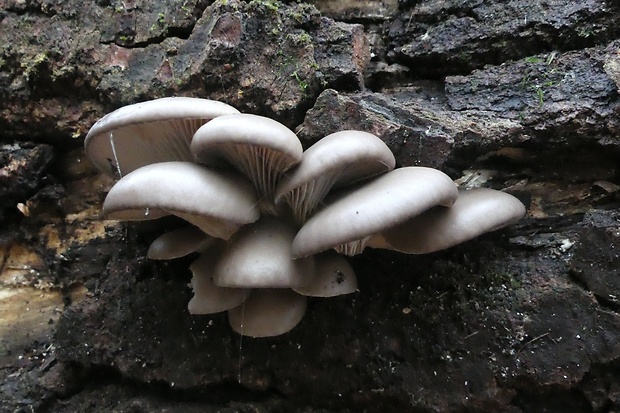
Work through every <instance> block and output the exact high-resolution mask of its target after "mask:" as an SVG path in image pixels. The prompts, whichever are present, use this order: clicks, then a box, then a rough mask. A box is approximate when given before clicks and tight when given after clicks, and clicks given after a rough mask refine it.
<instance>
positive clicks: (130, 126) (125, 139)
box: [84, 97, 239, 177]
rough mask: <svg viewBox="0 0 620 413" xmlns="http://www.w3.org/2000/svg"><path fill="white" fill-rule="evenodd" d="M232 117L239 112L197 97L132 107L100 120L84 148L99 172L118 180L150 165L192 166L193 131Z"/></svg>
mask: <svg viewBox="0 0 620 413" xmlns="http://www.w3.org/2000/svg"><path fill="white" fill-rule="evenodd" d="M231 113H239V111H238V110H237V109H235V108H233V107H232V106H229V105H227V104H225V103H222V102H217V101H214V100H208V99H199V98H189V97H169V98H162V99H155V100H150V101H147V102H141V103H135V104H133V105H128V106H124V107H122V108H120V109H117V110H115V111H114V112H111V113H108V114H107V115H106V116H104V117H103V118H101V119H99V121H97V122H96V123H95V124H94V125H93V127H92V128H91V129H90V131H89V132H88V134H87V135H86V139H85V140H84V148H85V151H86V155H88V157H89V158H90V160H91V161H92V162H93V164H94V165H95V166H96V167H97V168H98V169H99V170H101V171H103V172H105V173H107V174H110V175H114V174H118V175H119V177H123V176H124V175H125V174H128V173H129V172H131V171H133V170H135V169H138V168H139V167H141V166H144V165H148V164H151V163H155V162H163V161H191V160H192V159H193V157H192V154H191V152H190V150H189V145H190V142H191V139H192V136H193V135H194V132H196V130H198V128H199V127H200V126H202V125H204V124H205V123H207V122H209V121H210V120H211V119H213V118H215V117H218V116H222V115H228V114H231Z"/></svg>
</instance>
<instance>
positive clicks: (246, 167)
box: [191, 114, 303, 214]
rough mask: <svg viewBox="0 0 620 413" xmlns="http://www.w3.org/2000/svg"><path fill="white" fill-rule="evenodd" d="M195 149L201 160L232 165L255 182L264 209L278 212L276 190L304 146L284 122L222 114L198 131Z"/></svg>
mask: <svg viewBox="0 0 620 413" xmlns="http://www.w3.org/2000/svg"><path fill="white" fill-rule="evenodd" d="M191 151H192V153H193V154H194V155H195V158H196V160H197V161H198V162H199V163H202V164H205V165H214V166H218V165H220V164H221V163H222V160H224V161H226V162H228V163H230V164H232V165H233V166H234V167H235V168H237V169H238V170H239V171H241V172H242V173H243V174H244V175H246V176H247V177H248V178H249V179H250V180H251V181H252V182H253V183H254V185H255V187H256V189H257V190H258V193H259V197H260V198H261V203H262V204H261V208H262V209H263V210H265V211H266V212H269V213H272V214H276V213H277V210H276V209H275V206H274V202H273V199H274V192H275V188H276V185H277V183H278V181H279V180H280V178H281V176H282V174H283V173H284V172H286V171H287V170H289V169H290V168H291V167H292V166H294V165H296V164H298V163H299V162H300V161H301V158H302V154H303V148H302V146H301V142H300V141H299V138H297V135H295V133H294V132H293V131H291V130H290V129H289V128H287V127H286V126H284V125H282V124H281V123H279V122H277V121H275V120H273V119H269V118H266V117H263V116H257V115H251V114H236V115H228V116H221V117H219V118H217V119H214V120H213V121H211V122H209V123H208V124H206V125H204V126H202V127H201V128H200V129H198V130H197V131H196V133H195V134H194V138H193V139H192V143H191Z"/></svg>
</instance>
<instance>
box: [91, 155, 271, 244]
mask: <svg viewBox="0 0 620 413" xmlns="http://www.w3.org/2000/svg"><path fill="white" fill-rule="evenodd" d="M256 205H257V199H256V193H255V191H254V188H252V185H251V184H250V183H249V182H248V181H247V180H246V179H245V178H243V177H242V176H240V175H235V174H223V173H219V172H214V171H210V170H208V169H206V168H204V167H202V166H200V165H196V164H193V163H190V162H160V163H156V164H151V165H146V166H143V167H142V168H139V169H136V170H135V171H133V172H131V173H129V174H128V175H126V176H124V177H123V178H122V179H120V180H119V181H118V182H117V183H116V184H115V185H114V186H113V187H112V189H111V190H110V192H109V193H108V195H107V197H106V199H105V202H104V203H103V215H104V216H105V217H107V218H109V219H119V220H133V221H136V220H146V219H155V218H159V217H162V216H165V215H169V214H174V215H177V216H179V217H181V218H183V219H185V220H186V221H189V222H190V223H191V224H194V225H195V226H197V227H198V228H200V229H201V230H202V231H203V232H205V233H206V234H209V235H211V236H213V237H216V238H223V239H228V238H230V236H231V235H232V234H233V233H235V232H236V231H237V229H239V227H241V226H242V225H245V224H249V223H251V222H254V221H256V220H257V219H258V217H259V211H258V208H257V207H256Z"/></svg>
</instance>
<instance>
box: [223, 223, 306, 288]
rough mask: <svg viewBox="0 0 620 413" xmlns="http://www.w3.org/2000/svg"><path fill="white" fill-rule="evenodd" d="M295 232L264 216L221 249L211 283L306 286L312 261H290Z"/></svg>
mask: <svg viewBox="0 0 620 413" xmlns="http://www.w3.org/2000/svg"><path fill="white" fill-rule="evenodd" d="M294 237H295V228H293V227H291V226H290V225H288V224H286V223H285V222H284V221H283V220H278V219H276V218H274V217H271V216H268V215H265V216H263V217H261V218H260V219H259V220H258V221H256V222H255V223H253V224H250V225H246V226H245V227H243V228H241V229H240V230H239V232H237V233H236V234H235V235H234V236H233V237H232V238H231V239H230V240H229V241H228V242H227V243H226V245H225V247H224V250H223V251H222V253H221V255H220V257H219V259H218V260H217V263H216V265H215V268H214V270H213V271H214V276H213V280H214V282H215V284H217V285H219V286H222V287H238V288H290V287H300V286H304V285H307V284H308V283H310V282H311V281H312V279H313V277H314V274H315V272H314V258H313V257H308V258H302V259H298V260H293V259H292V258H291V243H292V242H293V238H294Z"/></svg>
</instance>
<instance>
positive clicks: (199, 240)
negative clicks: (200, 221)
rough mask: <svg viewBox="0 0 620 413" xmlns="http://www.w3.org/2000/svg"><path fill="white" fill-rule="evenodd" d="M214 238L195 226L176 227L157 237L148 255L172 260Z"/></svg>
mask: <svg viewBox="0 0 620 413" xmlns="http://www.w3.org/2000/svg"><path fill="white" fill-rule="evenodd" d="M212 241H213V238H211V237H210V236H208V235H207V234H205V233H204V232H202V231H201V230H200V229H198V228H196V227H194V226H191V225H189V226H187V227H182V228H176V229H174V230H172V231H169V232H166V233H165V234H163V235H161V236H159V237H157V238H156V239H155V241H153V242H152V243H151V246H150V247H149V250H148V252H147V253H146V256H147V257H148V258H150V259H152V260H172V259H175V258H180V257H184V256H186V255H189V254H191V253H192V252H196V251H198V250H199V249H201V248H203V247H206V246H207V244H209V243H210V242H212Z"/></svg>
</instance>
